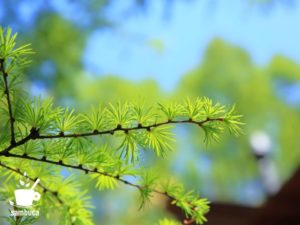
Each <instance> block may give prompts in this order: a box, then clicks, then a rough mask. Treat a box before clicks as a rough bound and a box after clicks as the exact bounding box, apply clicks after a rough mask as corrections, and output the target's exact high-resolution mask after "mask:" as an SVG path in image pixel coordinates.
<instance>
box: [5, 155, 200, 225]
mask: <svg viewBox="0 0 300 225" xmlns="http://www.w3.org/2000/svg"><path fill="white" fill-rule="evenodd" d="M5 156H6V157H14V158H21V159H28V160H33V161H37V162H42V163H49V164H53V165H59V166H62V167H67V168H72V169H76V170H81V171H83V172H85V173H86V174H88V173H97V174H100V175H102V176H106V177H110V178H113V179H116V180H117V181H119V182H120V183H123V184H125V185H127V186H131V187H134V188H136V189H138V190H143V189H144V188H145V187H143V186H141V185H139V184H136V183H133V182H130V181H127V180H125V179H123V178H121V177H120V175H118V174H117V175H112V174H109V173H107V172H102V171H99V170H98V169H97V168H95V169H88V168H84V167H83V165H81V164H80V165H70V164H66V163H64V162H63V161H62V160H60V161H52V160H48V159H47V158H46V157H43V158H35V157H32V156H28V155H26V154H24V155H17V154H13V153H8V154H7V155H5ZM0 165H1V162H0ZM4 167H6V166H4ZM6 168H7V167H6ZM15 172H17V171H15ZM18 173H19V174H21V173H20V172H18ZM43 188H45V187H43ZM45 189H46V188H45ZM46 190H47V189H46ZM47 191H49V192H51V191H50V190H47ZM151 191H152V192H153V193H156V194H159V195H163V196H165V197H167V198H169V199H170V200H171V201H178V199H176V198H175V197H173V196H172V195H170V194H169V193H167V192H163V191H160V190H158V189H151ZM52 193H54V192H52ZM56 196H57V193H56ZM190 204H191V203H190ZM191 207H192V210H195V209H196V208H197V207H196V206H195V205H192V204H191ZM187 221H194V219H188V220H187V219H185V220H183V221H182V224H183V225H185V224H190V223H187Z"/></svg>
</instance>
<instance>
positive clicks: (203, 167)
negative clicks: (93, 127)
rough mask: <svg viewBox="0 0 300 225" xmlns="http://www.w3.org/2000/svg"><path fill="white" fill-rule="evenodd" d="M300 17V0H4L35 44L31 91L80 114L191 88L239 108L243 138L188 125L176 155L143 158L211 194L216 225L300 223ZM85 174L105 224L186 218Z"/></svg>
mask: <svg viewBox="0 0 300 225" xmlns="http://www.w3.org/2000/svg"><path fill="white" fill-rule="evenodd" d="M299 21H300V5H299V3H298V1H296V0H295V1H293V0H243V1H242V0H230V1H221V0H152V1H150V0H122V1H121V0H119V1H118V0H90V1H84V0H80V1H72V0H48V1H46V0H44V1H43V0H23V1H17V0H0V22H1V25H2V26H4V27H6V26H10V27H12V28H13V30H14V31H17V32H18V33H19V37H18V38H19V40H18V41H19V43H32V47H33V49H34V51H35V52H36V54H35V55H34V56H33V57H32V64H31V66H30V67H29V68H28V69H27V70H26V71H25V80H24V87H25V88H26V89H27V90H28V91H29V92H30V94H31V95H32V96H36V95H41V96H43V97H47V96H53V97H54V98H55V101H56V104H57V105H68V106H72V107H75V108H77V109H78V111H85V110H86V109H88V108H89V106H90V105H91V104H96V105H98V104H99V102H108V101H112V102H114V101H117V100H130V101H137V100H141V99H142V100H143V101H145V102H146V103H147V104H155V103H157V102H161V101H163V102H165V101H170V100H181V99H184V98H185V97H188V96H189V97H191V98H193V97H197V96H207V97H210V98H212V99H213V100H214V101H219V102H221V103H222V104H225V105H232V104H235V105H236V108H237V110H238V112H239V113H241V114H242V115H244V117H243V121H244V122H245V124H246V125H245V126H244V128H243V129H244V133H245V134H244V135H242V136H241V137H238V138H236V137H232V135H227V134H225V135H224V136H223V138H222V141H221V142H220V143H211V144H209V145H208V146H205V145H204V144H203V135H202V133H201V132H199V129H197V128H194V127H190V126H178V127H176V128H175V133H176V139H177V146H176V148H177V149H176V151H174V152H170V153H169V154H168V156H167V157H166V159H157V158H156V157H154V156H153V155H152V154H149V153H147V154H145V155H143V159H142V160H143V163H144V165H145V166H149V167H151V168H156V169H157V170H159V171H161V173H160V174H161V175H162V176H166V177H167V176H169V174H172V176H174V177H175V179H177V180H179V181H181V182H182V183H184V184H185V186H186V188H188V189H195V190H196V191H197V192H199V194H200V195H201V196H202V197H206V198H208V199H209V200H210V201H211V202H212V209H211V212H210V213H209V214H208V219H209V222H208V223H207V224H210V225H213V224H230V225H234V224H239V225H243V224H248V225H250V224H272V225H274V224H281V225H285V224H287V225H293V224H295V225H299V224H300V218H299V215H300V207H299V206H300V203H299V201H300V196H299V194H300V173H299V171H298V168H299V165H300V164H299V163H300V151H299V146H300V138H299V132H298V129H299V127H300V118H299V116H300V65H299V63H300V44H299V40H300V27H299ZM78 176H79V177H80V176H81V175H78ZM80 179H82V183H83V185H85V186H86V188H88V189H89V190H90V193H91V195H92V196H93V199H92V200H93V204H94V205H95V209H93V212H94V221H95V224H106V225H118V224H120V225H127V224H128V225H132V224H133V225H135V224H137V225H148V224H149V225H150V224H154V223H155V222H156V221H158V220H159V219H160V218H162V217H164V215H165V214H169V216H170V217H174V218H175V217H181V216H182V215H180V213H179V212H177V211H176V210H175V209H173V208H172V207H167V205H168V204H166V202H165V199H159V197H158V196H157V197H156V196H154V198H153V204H151V205H148V206H147V207H146V209H145V210H142V211H138V204H137V201H138V193H136V192H135V191H134V190H132V189H130V188H127V187H123V186H120V187H119V188H118V189H117V190H114V191H104V192H99V191H98V190H95V189H94V187H93V185H88V184H86V183H87V182H86V180H85V178H84V176H83V178H80ZM103 221H105V223H104V222H103ZM46 223H47V222H44V221H43V222H42V224H46ZM50 224H51V222H50Z"/></svg>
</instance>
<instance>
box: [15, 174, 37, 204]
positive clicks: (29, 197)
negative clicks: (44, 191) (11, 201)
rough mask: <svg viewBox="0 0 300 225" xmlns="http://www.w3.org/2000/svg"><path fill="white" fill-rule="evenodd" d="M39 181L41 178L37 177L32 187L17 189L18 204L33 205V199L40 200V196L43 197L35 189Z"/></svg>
mask: <svg viewBox="0 0 300 225" xmlns="http://www.w3.org/2000/svg"><path fill="white" fill-rule="evenodd" d="M39 181H40V179H37V180H36V181H35V182H34V184H33V186H32V187H31V188H30V189H17V190H15V197H16V204H17V206H32V202H33V201H38V200H40V198H41V195H40V193H38V192H36V191H34V188H35V187H36V185H37V184H38V183H39Z"/></svg>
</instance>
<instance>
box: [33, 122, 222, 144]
mask: <svg viewBox="0 0 300 225" xmlns="http://www.w3.org/2000/svg"><path fill="white" fill-rule="evenodd" d="M213 121H224V118H206V119H205V120H202V121H196V120H192V119H187V120H168V121H165V122H160V123H154V124H151V125H147V126H143V125H142V124H138V125H137V126H134V127H128V128H127V127H122V126H121V125H118V126H117V127H116V128H114V129H111V130H104V131H98V130H94V131H93V132H86V133H72V134H65V133H64V132H60V133H59V134H55V135H40V134H38V135H37V136H36V137H35V139H57V138H77V137H88V136H97V135H103V134H114V133H115V132H116V131H124V132H125V133H128V132H129V131H133V130H148V131H150V130H151V129H152V128H155V127H160V126H163V125H167V124H178V123H182V124H183V123H189V124H196V125H198V126H200V127H203V125H204V124H205V123H208V122H213Z"/></svg>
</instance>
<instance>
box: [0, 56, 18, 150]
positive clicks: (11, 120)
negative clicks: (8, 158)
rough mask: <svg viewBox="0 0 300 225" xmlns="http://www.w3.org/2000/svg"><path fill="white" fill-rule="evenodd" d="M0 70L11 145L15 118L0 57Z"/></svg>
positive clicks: (2, 61) (3, 60)
mask: <svg viewBox="0 0 300 225" xmlns="http://www.w3.org/2000/svg"><path fill="white" fill-rule="evenodd" d="M0 71H1V72H2V75H3V79H4V94H5V95H6V101H7V106H8V114H9V121H10V134H11V140H10V143H11V145H14V144H15V143H16V140H15V131H14V122H15V118H14V117H13V114H12V106H11V99H10V93H9V88H8V81H7V77H8V73H7V72H6V71H5V59H0Z"/></svg>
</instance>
